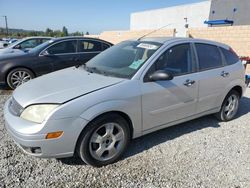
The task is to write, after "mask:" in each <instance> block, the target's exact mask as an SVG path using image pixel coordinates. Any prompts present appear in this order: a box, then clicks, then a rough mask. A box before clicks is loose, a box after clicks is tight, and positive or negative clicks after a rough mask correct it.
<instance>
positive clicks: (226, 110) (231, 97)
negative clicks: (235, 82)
mask: <svg viewBox="0 0 250 188" xmlns="http://www.w3.org/2000/svg"><path fill="white" fill-rule="evenodd" d="M239 100H240V95H239V93H238V92H237V91H235V90H233V91H231V92H230V93H229V94H228V95H227V96H226V98H225V100H224V102H223V104H222V107H221V110H220V111H219V112H218V113H217V114H216V117H217V118H218V119H219V120H221V121H230V120H232V119H233V118H235V116H236V114H237V112H238V109H239Z"/></svg>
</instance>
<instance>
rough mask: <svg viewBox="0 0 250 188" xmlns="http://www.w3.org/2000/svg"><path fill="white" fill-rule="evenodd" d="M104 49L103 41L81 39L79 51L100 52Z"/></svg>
mask: <svg viewBox="0 0 250 188" xmlns="http://www.w3.org/2000/svg"><path fill="white" fill-rule="evenodd" d="M100 51H102V43H101V42H98V41H89V40H80V41H79V52H100Z"/></svg>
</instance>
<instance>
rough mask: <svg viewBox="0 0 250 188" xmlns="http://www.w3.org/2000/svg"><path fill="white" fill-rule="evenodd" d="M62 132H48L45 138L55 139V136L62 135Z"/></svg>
mask: <svg viewBox="0 0 250 188" xmlns="http://www.w3.org/2000/svg"><path fill="white" fill-rule="evenodd" d="M62 134H63V131H58V132H52V133H48V134H47V135H46V139H55V138H59V137H60V136H62Z"/></svg>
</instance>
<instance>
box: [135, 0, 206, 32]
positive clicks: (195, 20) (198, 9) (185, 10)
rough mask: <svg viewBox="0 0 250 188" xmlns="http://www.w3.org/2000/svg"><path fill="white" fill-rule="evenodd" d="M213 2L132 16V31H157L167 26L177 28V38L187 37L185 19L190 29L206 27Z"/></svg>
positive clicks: (138, 13)
mask: <svg viewBox="0 0 250 188" xmlns="http://www.w3.org/2000/svg"><path fill="white" fill-rule="evenodd" d="M210 6H211V1H204V2H200V3H194V4H186V5H181V6H174V7H168V8H163V9H157V10H150V11H144V12H137V13H132V14H131V19H130V20H131V21H130V30H141V29H157V28H160V27H162V26H165V25H167V24H171V25H169V26H168V27H166V28H176V31H177V33H176V36H185V35H186V29H185V27H184V26H185V24H186V22H185V19H184V18H187V19H188V20H187V22H188V24H189V27H206V25H204V24H203V22H204V21H205V20H208V18H209V10H210Z"/></svg>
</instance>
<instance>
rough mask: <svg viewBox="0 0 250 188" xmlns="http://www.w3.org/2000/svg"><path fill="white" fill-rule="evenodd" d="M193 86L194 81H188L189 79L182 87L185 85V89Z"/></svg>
mask: <svg viewBox="0 0 250 188" xmlns="http://www.w3.org/2000/svg"><path fill="white" fill-rule="evenodd" d="M194 84H195V81H194V80H189V79H187V80H186V81H185V82H184V84H183V85H185V86H187V87H190V86H192V85H194Z"/></svg>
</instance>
